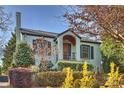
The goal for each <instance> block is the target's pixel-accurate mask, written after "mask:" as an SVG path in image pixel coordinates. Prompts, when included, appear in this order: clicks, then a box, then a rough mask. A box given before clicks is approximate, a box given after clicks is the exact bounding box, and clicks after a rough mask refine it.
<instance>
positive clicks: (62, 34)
mask: <svg viewBox="0 0 124 93" xmlns="http://www.w3.org/2000/svg"><path fill="white" fill-rule="evenodd" d="M69 31H71V32H72V33H73V34H74V35H76V36H77V37H78V38H80V39H81V37H80V36H79V35H78V34H76V33H75V32H74V31H73V30H72V29H68V30H65V31H64V32H62V33H60V34H58V35H57V37H59V36H61V35H63V34H64V33H66V32H69Z"/></svg>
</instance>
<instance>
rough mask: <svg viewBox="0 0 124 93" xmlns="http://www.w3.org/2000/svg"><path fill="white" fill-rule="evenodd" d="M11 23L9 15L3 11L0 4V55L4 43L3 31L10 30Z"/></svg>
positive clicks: (0, 54)
mask: <svg viewBox="0 0 124 93" xmlns="http://www.w3.org/2000/svg"><path fill="white" fill-rule="evenodd" d="M11 24H12V22H11V15H10V14H8V13H6V12H5V10H4V7H2V6H0V57H1V56H2V55H3V49H4V44H5V43H6V37H5V32H6V31H9V30H10V25H11Z"/></svg>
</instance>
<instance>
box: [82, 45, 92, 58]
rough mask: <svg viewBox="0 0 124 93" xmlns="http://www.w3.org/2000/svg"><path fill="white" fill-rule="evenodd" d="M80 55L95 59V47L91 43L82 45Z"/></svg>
mask: <svg viewBox="0 0 124 93" xmlns="http://www.w3.org/2000/svg"><path fill="white" fill-rule="evenodd" d="M80 56H81V58H82V59H94V47H93V46H89V45H81V48H80Z"/></svg>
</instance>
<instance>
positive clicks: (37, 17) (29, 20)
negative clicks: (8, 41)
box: [4, 5, 68, 33]
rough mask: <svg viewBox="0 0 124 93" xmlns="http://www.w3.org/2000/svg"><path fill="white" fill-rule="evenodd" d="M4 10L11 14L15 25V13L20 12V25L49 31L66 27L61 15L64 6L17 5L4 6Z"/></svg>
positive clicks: (57, 30) (61, 30) (58, 30)
mask: <svg viewBox="0 0 124 93" xmlns="http://www.w3.org/2000/svg"><path fill="white" fill-rule="evenodd" d="M4 7H5V10H6V11H7V12H9V13H11V14H12V21H13V25H12V28H14V27H15V22H16V20H15V13H16V12H17V11H18V12H21V14H22V16H21V17H22V27H23V28H31V29H40V30H45V31H50V32H58V33H59V32H63V31H64V30H66V29H67V28H68V25H67V23H66V22H64V19H63V18H62V17H61V16H62V15H63V14H64V13H65V8H64V7H65V6H55V5H50V6H46V5H40V6H36V5H27V6H24V5H19V6H17V5H16V6H14V5H13V6H4Z"/></svg>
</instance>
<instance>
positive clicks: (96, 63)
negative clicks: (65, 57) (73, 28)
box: [81, 42, 102, 71]
mask: <svg viewBox="0 0 124 93" xmlns="http://www.w3.org/2000/svg"><path fill="white" fill-rule="evenodd" d="M82 44H84V45H89V46H93V47H94V59H90V60H89V62H90V63H91V64H92V65H93V66H94V67H95V69H96V68H97V67H99V70H100V71H101V69H102V68H101V67H102V66H101V52H100V44H95V43H86V42H81V45H82Z"/></svg>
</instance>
